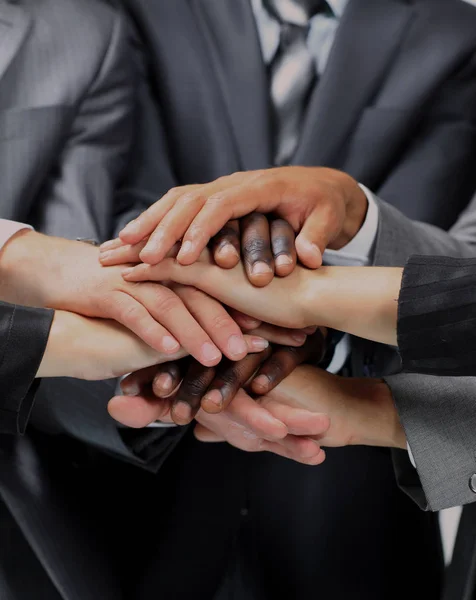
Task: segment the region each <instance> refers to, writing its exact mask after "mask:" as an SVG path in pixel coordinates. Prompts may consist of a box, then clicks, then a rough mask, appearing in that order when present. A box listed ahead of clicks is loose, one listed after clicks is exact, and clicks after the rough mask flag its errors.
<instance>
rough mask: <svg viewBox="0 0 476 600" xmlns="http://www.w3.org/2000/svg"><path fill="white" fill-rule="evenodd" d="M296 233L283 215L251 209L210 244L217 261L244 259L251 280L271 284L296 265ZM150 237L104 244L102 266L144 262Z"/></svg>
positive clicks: (259, 284)
mask: <svg viewBox="0 0 476 600" xmlns="http://www.w3.org/2000/svg"><path fill="white" fill-rule="evenodd" d="M295 237H296V236H295V233H294V231H293V228H292V227H291V225H289V223H287V222H286V221H284V220H283V219H273V218H268V216H267V215H263V214H260V213H252V214H251V215H248V216H246V217H243V218H242V219H235V220H233V221H230V222H229V223H227V224H226V225H225V226H224V227H223V228H222V229H220V231H219V232H218V233H217V234H216V235H215V236H214V237H213V239H212V240H211V242H210V248H211V252H212V255H213V258H214V260H215V263H216V264H217V265H218V266H219V267H222V268H223V269H232V268H233V267H235V266H236V265H237V264H238V263H239V262H240V258H242V259H243V264H244V266H245V271H246V274H247V276H248V279H249V281H250V282H251V283H252V284H253V285H255V286H257V287H263V286H265V285H268V283H270V281H271V280H272V279H273V277H274V275H278V277H286V276H287V275H289V274H290V273H292V272H293V270H294V268H295V267H296V260H297V256H296V248H295V243H294V242H295ZM146 244H147V240H145V241H143V242H140V243H139V244H135V245H133V246H131V245H129V244H124V243H123V242H122V241H121V239H119V238H118V239H116V240H112V241H111V242H108V243H107V244H104V245H103V247H102V250H101V254H100V257H99V260H100V262H101V264H102V265H103V266H114V265H121V264H125V263H138V262H141V258H140V254H141V252H142V249H143V248H144V247H145V245H146Z"/></svg>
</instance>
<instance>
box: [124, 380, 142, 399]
mask: <svg viewBox="0 0 476 600" xmlns="http://www.w3.org/2000/svg"><path fill="white" fill-rule="evenodd" d="M121 390H122V393H123V394H124V395H125V396H138V395H139V393H140V388H139V386H138V385H137V383H126V384H124V385H121Z"/></svg>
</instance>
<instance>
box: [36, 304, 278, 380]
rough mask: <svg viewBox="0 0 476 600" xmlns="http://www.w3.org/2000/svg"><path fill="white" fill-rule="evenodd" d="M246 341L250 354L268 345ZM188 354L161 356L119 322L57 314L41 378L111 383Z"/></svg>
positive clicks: (70, 314) (251, 338)
mask: <svg viewBox="0 0 476 600" xmlns="http://www.w3.org/2000/svg"><path fill="white" fill-rule="evenodd" d="M245 340H246V343H247V347H248V352H261V351H262V350H263V344H266V342H265V341H264V340H262V339H261V338H259V337H256V336H252V335H251V336H250V335H247V336H245ZM186 354H187V353H186V351H185V350H183V349H180V350H179V351H178V352H176V353H175V354H172V355H171V354H164V353H161V352H158V351H156V350H154V349H153V348H151V347H150V346H148V345H147V344H146V343H145V342H143V341H142V340H141V339H139V338H138V337H137V336H136V335H134V334H133V333H132V332H131V331H129V330H128V329H126V328H125V327H123V326H122V325H120V324H119V323H116V322H115V321H108V320H103V319H91V318H87V317H82V316H79V315H77V314H74V313H69V312H65V311H56V312H55V316H54V319H53V324H52V327H51V331H50V336H49V338H48V344H47V347H46V351H45V354H44V356H43V360H42V362H41V365H40V368H39V371H38V373H37V377H75V378H78V379H87V380H100V379H110V378H114V377H120V376H121V375H125V374H126V373H130V372H133V371H138V370H140V369H143V368H145V367H149V366H152V365H156V364H159V363H163V362H166V361H169V360H177V359H179V358H182V357H184V356H186Z"/></svg>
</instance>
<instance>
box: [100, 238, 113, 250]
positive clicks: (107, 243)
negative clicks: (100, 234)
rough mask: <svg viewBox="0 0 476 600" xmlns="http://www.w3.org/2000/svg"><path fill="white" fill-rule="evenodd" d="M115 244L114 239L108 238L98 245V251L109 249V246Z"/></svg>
mask: <svg viewBox="0 0 476 600" xmlns="http://www.w3.org/2000/svg"><path fill="white" fill-rule="evenodd" d="M115 244H116V240H108V241H107V242H104V243H103V244H101V245H100V246H99V252H102V251H103V250H109V249H110V248H113V247H114V245H115Z"/></svg>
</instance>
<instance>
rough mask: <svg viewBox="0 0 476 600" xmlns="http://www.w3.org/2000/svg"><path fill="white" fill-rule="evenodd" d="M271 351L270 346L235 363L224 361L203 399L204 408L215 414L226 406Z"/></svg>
mask: <svg viewBox="0 0 476 600" xmlns="http://www.w3.org/2000/svg"><path fill="white" fill-rule="evenodd" d="M270 353H271V349H270V348H268V349H267V350H265V351H264V352H262V353H260V354H249V355H248V356H246V357H245V358H243V359H242V360H240V361H238V362H235V363H229V362H226V361H225V362H224V363H222V364H221V365H220V366H219V367H218V368H217V372H216V376H215V378H214V379H213V382H210V386H209V388H208V390H207V393H206V394H205V395H204V397H203V399H202V402H201V406H202V408H203V410H204V411H205V412H208V413H211V414H215V413H218V412H221V411H222V410H223V409H224V408H226V407H227V406H228V405H229V404H230V402H231V401H232V400H233V398H234V397H235V396H236V394H237V392H238V390H239V389H240V388H241V387H243V386H244V385H245V383H246V382H247V381H248V379H249V378H250V377H251V376H252V375H253V373H254V372H255V371H256V369H257V368H258V367H259V365H260V364H261V362H262V361H263V360H265V359H266V357H267V356H269V355H270Z"/></svg>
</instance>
